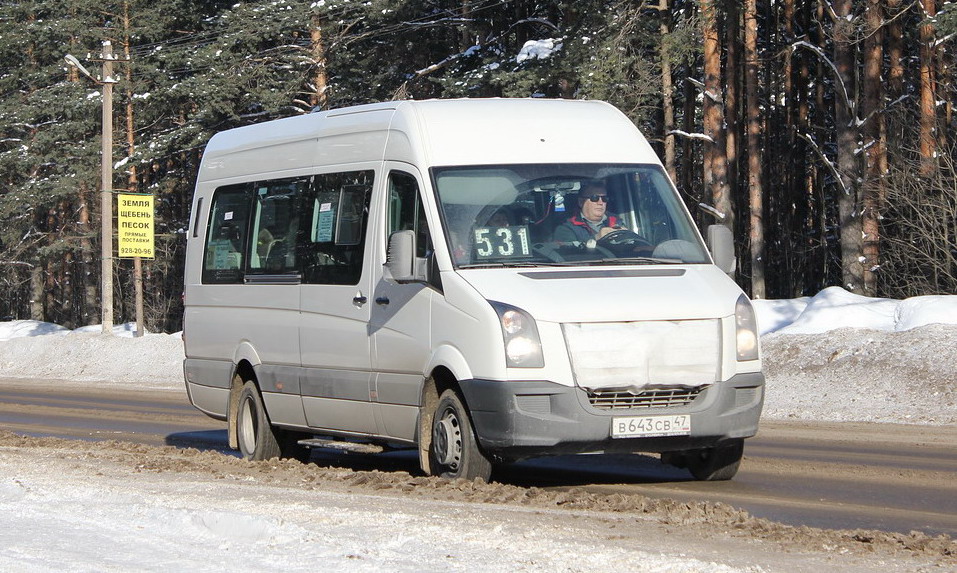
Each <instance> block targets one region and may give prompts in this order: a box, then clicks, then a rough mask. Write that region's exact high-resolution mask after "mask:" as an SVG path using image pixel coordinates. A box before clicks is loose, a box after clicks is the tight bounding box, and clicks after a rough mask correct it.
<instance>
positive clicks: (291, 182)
mask: <svg viewBox="0 0 957 573" xmlns="http://www.w3.org/2000/svg"><path fill="white" fill-rule="evenodd" d="M310 184H311V178H297V179H276V180H273V181H265V182H261V183H257V184H256V186H255V188H254V193H253V195H254V197H255V200H254V201H253V210H252V232H251V233H250V235H251V236H252V237H253V238H254V240H253V241H252V242H251V244H250V250H249V268H248V270H247V272H248V273H249V274H253V275H257V274H258V275H261V274H267V275H274V274H287V273H294V272H296V271H297V266H296V246H297V244H298V243H299V242H300V241H299V236H300V232H299V231H300V220H299V208H298V207H299V202H300V200H301V196H302V194H303V193H304V191H305V190H306V189H308V188H309V186H310Z"/></svg>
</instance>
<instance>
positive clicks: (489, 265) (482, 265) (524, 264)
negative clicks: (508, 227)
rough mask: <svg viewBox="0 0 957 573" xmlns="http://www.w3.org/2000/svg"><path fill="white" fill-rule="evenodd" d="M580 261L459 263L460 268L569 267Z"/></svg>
mask: <svg viewBox="0 0 957 573" xmlns="http://www.w3.org/2000/svg"><path fill="white" fill-rule="evenodd" d="M578 264H580V263H578V262H563V263H557V262H553V261H535V262H531V261H529V262H512V263H470V264H467V265H459V266H458V268H460V269H510V268H521V269H528V268H535V267H570V266H575V265H578Z"/></svg>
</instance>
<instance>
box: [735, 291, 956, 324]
mask: <svg viewBox="0 0 957 573" xmlns="http://www.w3.org/2000/svg"><path fill="white" fill-rule="evenodd" d="M754 308H755V312H756V313H757V315H758V325H759V327H760V329H761V334H767V333H770V332H780V333H782V334H820V333H823V332H828V331H831V330H837V329H839V328H867V329H871V330H881V331H890V332H894V331H904V330H911V329H913V328H917V327H919V326H926V325H928V324H957V296H918V297H913V298H909V299H906V300H903V301H899V300H893V299H889V298H870V297H866V296H861V295H857V294H853V293H850V292H847V291H846V290H844V289H842V288H840V287H830V288H826V289H824V290H822V291H821V292H819V293H818V294H817V295H815V296H814V297H813V298H809V297H804V298H798V299H790V300H756V301H754Z"/></svg>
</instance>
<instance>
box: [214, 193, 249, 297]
mask: <svg viewBox="0 0 957 573" xmlns="http://www.w3.org/2000/svg"><path fill="white" fill-rule="evenodd" d="M250 190H251V189H250V186H249V185H231V186H229V187H223V188H221V189H217V190H216V192H215V193H214V194H213V202H212V205H211V206H210V209H209V225H208V229H207V236H206V253H205V257H204V261H203V282H204V283H207V284H210V283H212V284H229V283H240V282H242V278H243V252H244V251H245V245H246V239H247V229H248V227H249V203H250Z"/></svg>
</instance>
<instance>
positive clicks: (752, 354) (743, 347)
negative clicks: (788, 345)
mask: <svg viewBox="0 0 957 573" xmlns="http://www.w3.org/2000/svg"><path fill="white" fill-rule="evenodd" d="M734 326H735V332H736V334H737V348H738V360H739V361H742V362H743V361H745V360H757V359H758V321H757V319H756V318H755V316H754V308H753V307H752V306H751V301H749V300H748V297H746V296H744V295H741V296H740V297H738V302H737V303H736V304H735V305H734Z"/></svg>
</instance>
